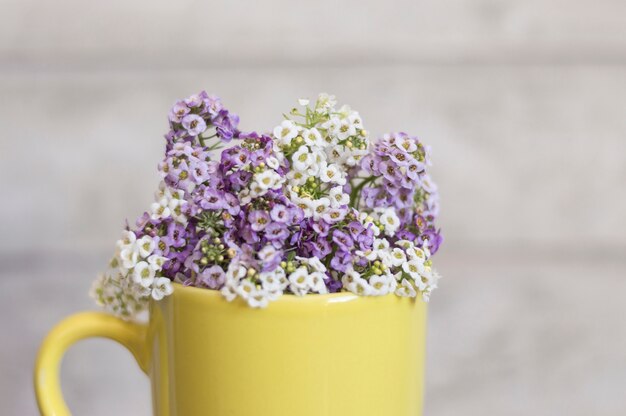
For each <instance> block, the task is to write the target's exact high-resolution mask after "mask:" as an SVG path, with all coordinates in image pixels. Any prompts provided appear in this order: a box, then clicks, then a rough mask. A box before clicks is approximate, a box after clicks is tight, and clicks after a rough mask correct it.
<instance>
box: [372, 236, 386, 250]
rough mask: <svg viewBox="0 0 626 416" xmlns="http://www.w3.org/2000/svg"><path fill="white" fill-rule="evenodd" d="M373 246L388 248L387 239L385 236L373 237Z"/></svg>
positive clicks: (375, 247) (379, 248) (382, 248)
mask: <svg viewBox="0 0 626 416" xmlns="http://www.w3.org/2000/svg"><path fill="white" fill-rule="evenodd" d="M373 247H374V250H386V249H388V248H389V240H387V239H386V238H375V239H374V245H373Z"/></svg>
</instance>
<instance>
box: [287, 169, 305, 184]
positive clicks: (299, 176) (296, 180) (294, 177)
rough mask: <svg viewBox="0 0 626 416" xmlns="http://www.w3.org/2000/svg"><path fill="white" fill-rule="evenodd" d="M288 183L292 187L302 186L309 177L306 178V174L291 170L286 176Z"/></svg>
mask: <svg viewBox="0 0 626 416" xmlns="http://www.w3.org/2000/svg"><path fill="white" fill-rule="evenodd" d="M286 178H287V182H288V183H289V185H291V186H300V185H304V184H305V183H306V180H307V176H305V174H304V172H299V171H297V170H290V171H289V172H287V175H286Z"/></svg>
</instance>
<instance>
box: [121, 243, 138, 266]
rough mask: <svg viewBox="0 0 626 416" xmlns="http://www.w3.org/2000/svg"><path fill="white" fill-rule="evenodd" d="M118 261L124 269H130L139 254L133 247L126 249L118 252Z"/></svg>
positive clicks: (135, 262)
mask: <svg viewBox="0 0 626 416" xmlns="http://www.w3.org/2000/svg"><path fill="white" fill-rule="evenodd" d="M120 260H121V261H122V266H123V267H124V268H125V269H132V268H133V267H135V265H136V264H137V261H139V253H137V250H135V248H134V247H127V248H125V249H123V250H122V251H120Z"/></svg>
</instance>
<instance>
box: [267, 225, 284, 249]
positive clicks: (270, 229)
mask: <svg viewBox="0 0 626 416" xmlns="http://www.w3.org/2000/svg"><path fill="white" fill-rule="evenodd" d="M287 237H289V230H287V227H286V226H285V224H282V223H279V222H273V223H271V224H269V225H268V226H267V227H265V238H267V239H268V240H270V241H278V242H280V243H281V246H282V243H283V242H284V241H285V240H286V239H287Z"/></svg>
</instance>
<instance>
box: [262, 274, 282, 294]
mask: <svg viewBox="0 0 626 416" xmlns="http://www.w3.org/2000/svg"><path fill="white" fill-rule="evenodd" d="M281 270H282V269H281ZM259 281H260V282H261V285H262V286H263V289H265V290H268V291H280V290H281V289H282V288H281V281H280V279H279V276H278V275H277V274H276V273H275V272H262V273H259Z"/></svg>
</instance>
